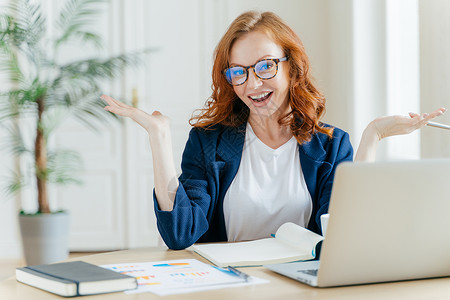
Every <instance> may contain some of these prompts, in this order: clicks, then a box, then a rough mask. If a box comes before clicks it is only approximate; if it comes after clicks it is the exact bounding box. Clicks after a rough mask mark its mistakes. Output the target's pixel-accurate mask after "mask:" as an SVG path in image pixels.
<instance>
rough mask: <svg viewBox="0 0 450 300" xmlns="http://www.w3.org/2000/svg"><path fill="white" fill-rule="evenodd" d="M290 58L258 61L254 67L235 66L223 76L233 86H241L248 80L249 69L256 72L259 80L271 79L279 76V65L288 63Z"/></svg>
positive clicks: (224, 72) (228, 69) (226, 70)
mask: <svg viewBox="0 0 450 300" xmlns="http://www.w3.org/2000/svg"><path fill="white" fill-rule="evenodd" d="M287 59H288V56H285V57H283V58H267V59H262V60H260V61H258V62H257V63H256V64H254V65H253V66H248V67H244V66H234V67H230V68H227V69H225V70H223V71H222V72H223V74H224V75H225V77H226V79H227V81H228V82H229V83H230V84H231V85H241V84H243V83H244V82H246V81H247V79H248V69H250V68H252V69H253V72H255V75H256V77H258V78H259V79H263V80H266V79H271V78H274V77H275V75H277V72H278V63H279V62H282V61H286V60H287Z"/></svg>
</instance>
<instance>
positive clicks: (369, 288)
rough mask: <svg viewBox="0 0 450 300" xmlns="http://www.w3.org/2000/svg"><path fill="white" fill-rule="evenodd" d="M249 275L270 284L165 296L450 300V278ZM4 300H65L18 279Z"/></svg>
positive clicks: (163, 252)
mask: <svg viewBox="0 0 450 300" xmlns="http://www.w3.org/2000/svg"><path fill="white" fill-rule="evenodd" d="M186 258H195V259H198V260H200V261H204V262H207V261H205V260H204V259H203V258H202V257H201V256H199V255H198V254H196V253H194V252H191V251H188V250H181V251H171V250H167V249H164V248H140V249H133V250H124V251H116V252H109V253H102V254H95V255H89V256H83V257H77V258H75V259H72V260H83V261H86V262H89V263H93V264H97V265H103V264H115V263H127V262H143V261H160V260H172V259H186ZM245 272H246V273H248V274H250V275H253V276H257V277H260V278H264V279H267V280H269V281H270V283H268V284H261V285H250V286H245V287H236V288H226V289H219V290H212V291H202V292H196V293H189V294H183V295H173V296H164V297H163V298H164V299H180V298H182V299H196V300H202V299H214V300H220V299H258V300H259V299H283V300H284V299H346V300H349V299H350V300H352V299H358V300H359V299H365V300H370V299H376V300H379V299H408V300H410V299H450V278H438V279H426V280H414V281H404V282H395V283H382V284H370V285H359V286H351V287H339V288H313V287H310V286H307V285H305V284H302V283H299V282H297V281H295V280H291V279H289V278H286V277H284V276H281V275H278V274H276V273H273V272H271V271H269V270H267V269H265V268H263V267H251V268H245ZM0 298H1V299H9V300H14V299H17V300H19V299H33V300H40V299H63V298H62V297H59V296H56V295H53V294H50V293H47V292H45V291H42V290H40V289H37V288H33V287H31V286H28V285H25V284H22V283H19V282H17V281H16V279H15V277H10V278H8V279H6V280H4V281H2V282H0ZM158 298H161V297H159V296H157V295H154V294H151V293H142V294H131V295H127V294H124V293H123V292H120V293H111V294H103V295H95V296H83V297H82V299H83V300H88V299H99V300H100V299H108V300H115V299H130V300H131V299H158Z"/></svg>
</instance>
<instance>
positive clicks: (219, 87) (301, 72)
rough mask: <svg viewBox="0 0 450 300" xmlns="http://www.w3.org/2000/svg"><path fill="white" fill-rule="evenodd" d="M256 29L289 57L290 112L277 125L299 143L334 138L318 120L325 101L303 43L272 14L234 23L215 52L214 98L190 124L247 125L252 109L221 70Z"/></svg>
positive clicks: (242, 17)
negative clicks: (237, 45)
mask: <svg viewBox="0 0 450 300" xmlns="http://www.w3.org/2000/svg"><path fill="white" fill-rule="evenodd" d="M257 30H258V31H261V32H264V33H265V34H267V35H268V36H269V37H270V38H271V39H272V40H273V41H275V42H276V43H277V44H278V45H280V47H281V48H282V49H283V50H284V52H285V55H286V56H288V57H289V59H288V63H289V77H290V84H289V95H288V97H289V100H288V101H289V106H290V108H291V111H290V112H289V113H287V114H285V115H284V116H281V117H280V119H279V120H278V123H279V124H280V125H284V126H289V127H290V129H291V130H292V133H293V134H294V136H295V137H296V139H297V141H298V142H299V143H300V144H302V143H304V142H307V141H310V140H311V136H312V134H313V133H315V132H316V131H317V132H322V133H325V134H326V135H328V136H329V137H330V138H331V136H332V134H333V129H332V128H330V127H325V126H323V124H322V123H321V122H320V121H319V119H320V118H321V116H322V115H323V113H324V112H325V98H324V96H323V95H322V93H321V92H320V91H319V90H317V88H316V87H315V86H314V85H313V84H312V76H311V74H310V70H309V69H310V63H309V59H308V57H307V55H306V52H305V49H304V47H303V43H302V42H301V40H300V38H299V37H298V35H297V34H296V33H295V32H294V30H292V28H291V27H289V25H287V24H286V23H285V22H284V21H283V20H282V19H281V18H280V17H279V16H277V15H276V14H274V13H272V12H264V13H259V12H255V11H249V12H245V13H243V14H241V15H240V16H239V17H237V18H236V19H235V20H234V21H233V22H232V23H231V25H230V27H229V28H228V30H227V32H226V33H225V35H224V36H223V37H222V39H221V40H220V42H219V44H218V45H217V47H216V49H215V52H214V65H213V70H212V90H213V92H212V95H211V97H210V98H209V99H208V101H207V102H206V107H205V108H203V109H201V110H200V113H199V114H198V115H196V116H193V117H192V118H191V119H190V120H189V123H190V124H191V125H192V126H194V127H200V128H208V127H210V126H212V125H215V124H222V125H225V126H232V127H238V126H240V125H242V124H244V123H245V122H247V120H248V116H249V113H250V110H249V108H248V107H247V106H246V105H245V104H244V103H243V102H242V101H241V100H240V99H239V98H238V96H237V95H236V93H235V92H234V90H233V87H232V86H231V85H230V84H229V83H228V81H227V80H226V78H225V76H224V75H223V73H222V71H223V70H224V69H226V68H227V67H228V66H229V61H228V59H229V57H230V52H231V48H232V47H233V44H234V42H235V41H236V40H237V39H239V38H241V37H242V36H244V35H245V34H247V33H249V32H253V31H257Z"/></svg>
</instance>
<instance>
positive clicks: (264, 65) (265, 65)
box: [258, 61, 273, 71]
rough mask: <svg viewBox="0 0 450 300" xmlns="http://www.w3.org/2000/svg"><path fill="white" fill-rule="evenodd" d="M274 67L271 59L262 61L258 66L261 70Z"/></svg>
mask: <svg viewBox="0 0 450 300" xmlns="http://www.w3.org/2000/svg"><path fill="white" fill-rule="evenodd" d="M272 68H273V63H272V62H270V61H265V62H261V64H260V65H259V66H258V70H259V71H267V70H270V69H272Z"/></svg>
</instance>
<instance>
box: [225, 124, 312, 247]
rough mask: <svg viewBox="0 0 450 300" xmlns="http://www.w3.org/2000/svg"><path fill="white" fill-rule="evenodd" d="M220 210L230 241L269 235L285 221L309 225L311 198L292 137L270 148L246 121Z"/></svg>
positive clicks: (295, 142)
mask: <svg viewBox="0 0 450 300" xmlns="http://www.w3.org/2000/svg"><path fill="white" fill-rule="evenodd" d="M223 211H224V217H225V228H226V231H227V237H228V241H230V242H232V241H245V240H255V239H261V238H267V237H270V235H271V234H274V233H275V232H276V231H277V229H278V228H279V227H280V226H281V225H282V224H284V223H286V222H292V223H295V224H298V225H300V226H303V227H306V226H307V225H308V222H309V219H310V217H311V212H312V200H311V195H310V194H309V192H308V188H307V186H306V182H305V179H304V177H303V172H302V169H301V166H300V157H299V152H298V143H297V140H296V139H295V137H292V138H291V139H290V140H289V141H287V142H286V143H285V144H283V145H282V146H280V147H279V148H277V149H272V148H270V147H269V146H267V145H266V144H264V143H263V142H262V141H261V140H260V139H258V137H257V136H256V135H255V133H254V132H253V130H252V128H251V126H250V124H249V123H247V130H246V134H245V142H244V150H243V152H242V158H241V164H240V165H239V170H238V172H237V174H236V176H235V178H234V179H233V182H232V183H231V185H230V187H229V188H228V190H227V192H226V194H225V198H224V203H223Z"/></svg>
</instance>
